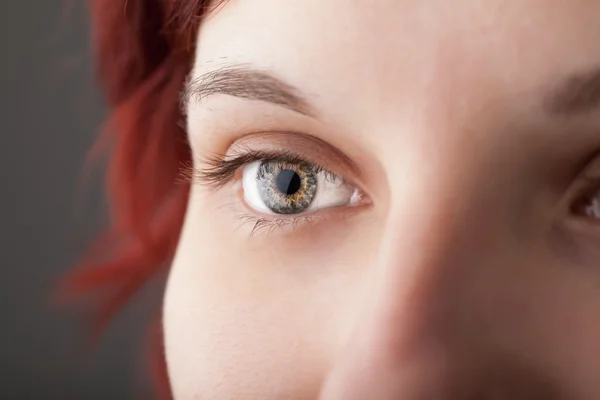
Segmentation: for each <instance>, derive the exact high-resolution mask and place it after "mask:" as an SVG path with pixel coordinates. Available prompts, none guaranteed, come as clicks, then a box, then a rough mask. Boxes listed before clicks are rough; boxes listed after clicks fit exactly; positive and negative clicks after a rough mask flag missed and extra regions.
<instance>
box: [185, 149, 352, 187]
mask: <svg viewBox="0 0 600 400" xmlns="http://www.w3.org/2000/svg"><path fill="white" fill-rule="evenodd" d="M256 161H267V162H278V161H279V162H290V163H308V164H310V165H311V166H315V167H317V168H318V169H319V170H320V171H324V172H326V173H331V174H333V175H336V176H338V174H336V173H335V172H332V171H330V170H329V168H327V167H325V166H323V165H322V164H320V163H318V162H315V161H312V160H310V159H307V158H306V157H303V156H301V155H299V154H296V153H294V152H290V151H286V150H271V151H268V150H251V149H248V150H245V151H243V152H241V153H240V154H237V155H234V156H229V157H227V156H222V157H220V156H213V157H207V158H204V159H203V161H202V164H204V165H205V166H204V167H199V168H196V169H195V170H194V171H193V178H194V180H195V181H198V182H200V183H201V184H207V185H208V186H212V187H216V188H219V187H221V186H223V185H225V184H227V182H229V181H230V180H231V179H232V178H233V176H234V174H235V172H236V171H237V170H238V169H239V168H241V167H243V166H245V165H248V164H249V163H251V162H256ZM340 178H342V179H345V178H344V177H343V176H340Z"/></svg>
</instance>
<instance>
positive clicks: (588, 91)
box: [544, 68, 600, 117]
mask: <svg viewBox="0 0 600 400" xmlns="http://www.w3.org/2000/svg"><path fill="white" fill-rule="evenodd" d="M544 108H545V109H546V111H547V112H548V113H550V114H554V115H557V116H561V117H569V116H575V115H578V114H582V113H586V112H590V111H594V110H596V109H598V108H600V68H596V69H592V70H590V71H587V72H584V73H578V74H573V75H571V76H568V77H567V78H566V79H563V80H561V81H560V82H559V83H558V85H556V86H555V87H554V88H553V90H551V91H550V92H549V93H548V95H547V96H546V98H545V102H544Z"/></svg>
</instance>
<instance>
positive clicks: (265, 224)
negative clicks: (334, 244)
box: [237, 214, 316, 236]
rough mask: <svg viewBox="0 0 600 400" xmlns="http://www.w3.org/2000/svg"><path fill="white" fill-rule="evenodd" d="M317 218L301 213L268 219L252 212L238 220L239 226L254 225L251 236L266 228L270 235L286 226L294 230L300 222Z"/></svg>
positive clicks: (309, 221) (307, 221)
mask: <svg viewBox="0 0 600 400" xmlns="http://www.w3.org/2000/svg"><path fill="white" fill-rule="evenodd" d="M315 218H316V217H315V216H313V215H300V216H296V217H291V218H275V219H268V218H264V217H258V216H255V215H251V214H243V215H240V216H239V217H237V222H238V224H239V225H238V227H241V226H243V225H246V224H251V225H252V229H251V231H250V236H254V235H255V234H256V233H260V232H261V231H265V230H266V234H267V236H268V235H270V234H271V233H273V232H274V231H276V230H278V229H284V228H286V227H289V228H291V230H292V231H293V230H296V229H298V227H299V225H300V224H305V223H311V222H314V220H315Z"/></svg>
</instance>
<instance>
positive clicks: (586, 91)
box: [181, 64, 600, 117]
mask: <svg viewBox="0 0 600 400" xmlns="http://www.w3.org/2000/svg"><path fill="white" fill-rule="evenodd" d="M217 94H222V95H229V96H234V97H238V98H243V99H247V100H255V101H264V102H267V103H271V104H275V105H278V106H282V107H285V108H288V109H290V110H292V111H295V112H297V113H300V114H304V115H308V116H315V114H316V112H315V111H314V109H313V107H311V105H310V104H309V102H308V101H307V100H306V99H305V98H304V96H302V94H301V93H300V91H299V90H298V89H297V88H295V87H294V86H292V85H290V84H288V83H286V82H284V81H283V80H281V79H279V78H277V77H276V76H275V75H273V74H272V73H270V72H268V71H262V70H258V69H255V68H252V67H251V66H250V65H248V64H237V65H227V66H224V67H221V68H218V69H214V70H211V71H208V72H205V73H203V74H202V75H200V76H199V77H196V78H193V79H191V78H190V79H188V80H187V81H186V83H185V85H184V89H183V92H182V95H181V106H182V109H183V110H185V108H186V106H187V105H188V103H189V102H190V101H197V102H200V101H202V100H203V99H205V98H207V97H209V96H212V95H217ZM543 107H544V109H545V111H546V112H547V113H548V114H551V115H555V116H560V117H569V116H575V115H579V114H583V113H586V112H589V111H592V110H594V109H596V108H600V67H597V68H595V69H591V70H589V71H586V72H583V73H576V74H573V75H570V76H568V77H567V78H565V79H562V80H561V81H559V83H558V84H556V85H555V86H554V87H553V88H552V89H551V90H550V91H549V92H548V93H547V94H546V95H545V96H544V101H543Z"/></svg>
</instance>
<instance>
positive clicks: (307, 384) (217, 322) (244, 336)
mask: <svg viewBox="0 0 600 400" xmlns="http://www.w3.org/2000/svg"><path fill="white" fill-rule="evenodd" d="M193 214H194V212H193V210H192V212H191V213H190V215H188V220H190V221H197V218H202V219H203V220H204V221H205V222H208V221H207V220H206V219H207V218H210V216H209V213H203V215H193ZM188 225H189V226H188V227H186V228H185V229H184V232H183V235H182V238H181V243H180V245H179V249H178V253H177V257H176V258H175V260H174V262H173V265H172V268H171V275H170V277H169V283H168V286H167V292H166V295H165V305H164V330H165V346H166V353H167V362H168V367H169V375H170V380H171V384H172V387H173V392H174V395H175V398H176V399H188V398H195V397H194V396H199V397H200V398H207V399H211V398H215V399H242V398H243V399H249V400H251V399H260V400H270V399H273V400H277V399H314V398H316V397H317V395H318V392H319V390H320V387H321V383H322V380H323V378H324V376H325V375H326V373H327V371H328V370H329V369H330V365H331V363H332V360H333V359H335V358H336V354H338V353H339V352H340V351H341V348H342V346H343V344H344V342H345V340H346V338H347V336H348V333H349V330H350V326H351V321H352V320H353V316H352V315H351V314H352V312H355V310H358V309H359V307H358V304H356V303H357V302H358V300H359V298H360V296H357V295H356V294H357V289H356V288H357V287H360V285H359V284H358V282H361V281H364V279H361V277H360V276H359V275H360V274H361V273H362V272H361V271H363V270H364V269H361V268H352V266H351V265H348V264H347V263H346V260H341V259H339V257H336V256H335V255H332V256H330V257H329V258H327V260H328V261H327V262H326V263H324V264H321V265H315V264H308V263H309V260H311V259H313V258H312V257H309V256H308V255H306V254H305V255H304V257H302V258H301V260H302V261H301V262H297V263H295V264H293V265H292V264H290V263H289V262H288V263H286V261H285V260H286V257H275V256H274V255H273V254H269V253H263V252H260V251H257V249H256V248H254V249H251V248H247V247H244V246H241V245H239V244H238V243H237V242H235V241H237V240H240V241H242V240H243V241H248V240H252V239H249V238H248V237H245V236H244V238H241V237H240V238H237V234H234V235H232V232H233V230H232V231H229V232H225V229H224V228H220V229H221V230H223V231H222V232H220V231H219V229H218V228H216V227H215V225H213V224H212V223H204V224H197V223H192V222H190V223H189V224H188ZM221 225H223V224H221ZM210 226H213V228H212V229H211V228H210ZM227 237H229V240H227ZM254 239H256V240H260V239H259V238H254ZM232 242H234V244H232ZM240 243H241V242H240ZM259 247H262V246H259ZM294 253H295V252H294ZM332 253H333V252H332ZM319 257H320V256H315V257H314V258H315V259H318V258H319ZM356 261H357V262H361V261H360V259H356ZM301 264H303V265H301ZM337 271H339V272H337ZM342 271H345V272H344V273H342ZM352 271H355V272H352ZM350 288H353V289H352V291H353V295H350V293H349V292H350ZM348 299H355V300H352V301H354V302H355V303H352V301H348Z"/></svg>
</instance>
